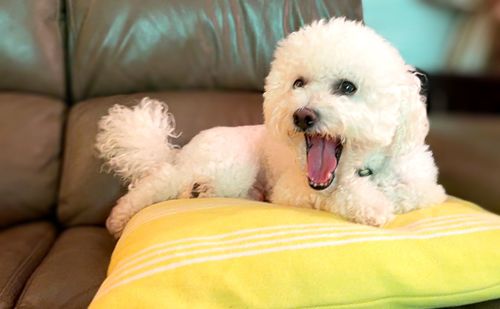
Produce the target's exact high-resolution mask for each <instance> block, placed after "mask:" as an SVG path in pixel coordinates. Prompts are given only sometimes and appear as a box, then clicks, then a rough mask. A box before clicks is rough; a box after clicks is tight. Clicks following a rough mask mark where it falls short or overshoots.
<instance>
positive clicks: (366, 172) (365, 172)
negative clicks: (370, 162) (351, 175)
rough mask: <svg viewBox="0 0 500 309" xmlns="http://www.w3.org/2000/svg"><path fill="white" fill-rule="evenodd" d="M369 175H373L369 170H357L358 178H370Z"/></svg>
mask: <svg viewBox="0 0 500 309" xmlns="http://www.w3.org/2000/svg"><path fill="white" fill-rule="evenodd" d="M370 175H373V171H372V170H371V169H369V168H362V169H359V170H358V176H359V177H366V176H370Z"/></svg>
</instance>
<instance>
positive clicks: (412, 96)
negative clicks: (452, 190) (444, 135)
mask: <svg viewBox="0 0 500 309" xmlns="http://www.w3.org/2000/svg"><path fill="white" fill-rule="evenodd" d="M411 70H412V68H411V67H410V66H408V65H406V64H405V63H404V61H403V59H402V58H401V56H400V55H399V53H398V52H397V50H396V49H394V48H393V47H392V46H390V44H388V43H387V42H386V41H385V40H384V39H383V38H381V37H380V36H378V35H377V34H376V33H375V32H373V31H372V30H370V29H368V28H367V27H365V26H363V25H362V24H361V23H357V22H353V21H347V20H345V19H343V18H338V19H332V20H330V21H324V20H323V21H319V22H315V23H313V24H311V25H310V26H306V27H304V28H303V29H301V30H300V31H297V32H295V33H292V34H291V35H290V36H288V37H287V38H286V39H284V40H283V41H281V42H280V43H279V45H278V47H277V49H276V52H275V58H274V61H273V62H272V65H271V71H270V73H269V75H268V77H267V78H266V85H265V93H264V118H265V125H261V126H248V127H236V128H223V127H219V128H213V129H210V130H206V131H203V132H201V133H200V134H198V135H197V136H195V137H194V138H193V139H192V141H191V142H190V143H189V144H187V145H186V146H185V147H183V148H182V149H180V150H178V152H176V151H175V147H174V146H172V145H171V144H168V143H167V140H169V138H170V137H172V136H173V126H172V122H173V120H172V119H173V118H172V117H171V115H169V114H168V113H166V110H167V109H166V107H165V106H164V105H161V104H160V103H158V102H154V101H151V100H148V99H145V101H143V102H141V104H140V105H139V106H137V107H134V108H133V109H126V108H124V107H114V108H113V109H111V111H110V114H109V115H108V116H106V117H105V118H104V120H103V121H102V122H101V123H100V129H101V131H100V133H99V135H98V139H97V147H98V149H99V150H100V153H101V157H102V158H104V159H105V160H107V162H108V164H109V165H110V166H111V168H112V169H113V170H114V171H116V172H117V173H118V174H119V175H121V176H122V177H123V178H124V179H126V180H128V181H132V182H133V183H134V187H133V188H131V189H130V190H129V192H128V193H127V194H126V195H125V196H124V197H122V198H121V199H120V200H119V201H118V204H117V205H116V206H115V207H114V208H113V210H112V213H111V215H110V216H109V218H108V221H107V227H108V229H109V230H110V231H111V232H112V233H113V234H114V235H115V236H119V235H120V234H121V232H122V230H123V228H124V226H125V224H126V223H127V221H128V220H129V219H130V218H131V217H132V216H133V215H134V214H135V213H136V212H138V211H139V210H140V209H142V208H144V207H146V206H148V205H150V204H152V203H155V202H159V201H162V200H166V199H172V198H179V197H184V198H195V197H214V196H218V197H240V198H251V199H264V198H267V199H270V200H271V201H272V202H274V203H279V204H284V205H292V206H300V207H310V208H316V209H323V210H327V211H331V212H334V213H337V214H339V215H342V216H344V217H346V218H348V219H350V220H353V221H355V222H359V223H364V224H370V225H375V226H380V225H383V224H385V223H386V222H388V221H389V220H391V218H392V217H393V216H394V214H397V213H404V212H407V211H410V210H413V209H416V208H420V207H424V206H427V205H431V204H434V203H439V202H441V201H443V200H444V199H445V197H446V195H445V193H444V190H443V188H442V187H441V186H440V185H438V184H437V183H436V181H437V168H436V166H435V164H434V160H433V157H432V153H431V152H430V151H429V149H428V147H427V145H425V143H424V139H425V136H426V135H427V132H428V129H429V125H428V121H427V115H426V110H425V102H424V98H422V97H421V96H420V94H419V90H420V81H419V79H418V78H417V77H416V76H415V75H414V74H413V73H411ZM298 78H302V79H304V81H305V84H304V86H302V87H298V88H296V87H293V84H294V81H296V80H297V79H298ZM342 80H349V81H352V82H353V83H355V85H356V87H357V92H355V93H354V94H353V95H344V94H342V93H340V94H339V93H338V92H337V91H336V90H335V89H336V88H334V87H336V86H335V85H338V83H339V81H342ZM304 108H308V109H311V110H314V111H315V112H316V113H317V114H318V115H319V116H318V120H317V122H316V123H315V124H314V126H313V127H311V128H308V129H307V130H299V129H298V128H297V125H296V124H295V123H294V120H293V114H294V112H295V111H298V110H301V109H304ZM305 134H309V135H311V134H315V135H317V136H323V137H328V138H334V137H335V138H338V140H341V141H342V145H343V150H342V152H341V157H340V159H339V161H338V165H337V166H336V169H335V170H333V173H334V178H333V180H332V183H331V184H330V185H328V186H327V187H325V188H323V189H321V190H318V189H317V188H316V189H314V188H313V187H312V186H314V184H313V185H311V184H310V180H309V181H308V177H309V174H308V173H309V172H308V166H307V165H308V164H309V163H308V162H309V161H308V151H309V150H308V149H306V141H305V138H304V135H305ZM324 158H325V157H324ZM309 159H310V158H309ZM313 164H316V163H313ZM318 164H323V163H318ZM363 169H369V170H370V171H372V172H373V174H372V175H370V176H362V175H361V174H360V171H361V170H363ZM332 175H333V174H332Z"/></svg>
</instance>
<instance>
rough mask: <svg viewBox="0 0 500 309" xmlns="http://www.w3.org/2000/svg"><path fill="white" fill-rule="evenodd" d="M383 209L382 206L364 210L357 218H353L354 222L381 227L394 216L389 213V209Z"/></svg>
mask: <svg viewBox="0 0 500 309" xmlns="http://www.w3.org/2000/svg"><path fill="white" fill-rule="evenodd" d="M378 208H380V209H378ZM383 208H384V207H383V206H382V207H372V208H365V209H364V211H363V213H361V214H358V216H356V217H354V221H355V222H356V223H361V224H366V225H371V226H377V227H381V226H383V225H384V224H386V223H388V222H390V221H391V220H392V219H394V214H393V213H392V212H391V211H390V209H383Z"/></svg>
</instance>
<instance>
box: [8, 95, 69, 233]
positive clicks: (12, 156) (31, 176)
mask: <svg viewBox="0 0 500 309" xmlns="http://www.w3.org/2000/svg"><path fill="white" fill-rule="evenodd" d="M63 111H64V105H63V103H62V102H60V101H59V100H56V99H52V98H48V97H43V96H36V95H27V94H15V93H0V149H1V151H0V171H1V174H0V227H1V226H6V225H9V224H13V223H16V222H21V221H27V220H32V219H36V218H40V217H43V216H46V215H48V214H49V213H50V211H51V207H52V206H53V205H54V203H55V201H56V195H57V187H58V180H59V177H58V174H59V163H60V144H61V130H62V126H63Z"/></svg>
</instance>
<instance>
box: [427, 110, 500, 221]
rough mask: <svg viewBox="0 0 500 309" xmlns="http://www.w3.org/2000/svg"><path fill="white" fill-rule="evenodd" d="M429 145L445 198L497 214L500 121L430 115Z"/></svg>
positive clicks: (498, 201)
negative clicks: (456, 199) (466, 201)
mask: <svg viewBox="0 0 500 309" xmlns="http://www.w3.org/2000/svg"><path fill="white" fill-rule="evenodd" d="M430 120H431V129H430V132H429V136H428V138H427V141H428V142H429V144H430V146H431V149H432V151H433V152H434V157H435V159H436V163H437V165H438V167H439V181H440V183H441V184H443V186H444V187H445V189H446V191H447V193H448V194H451V195H455V196H458V197H461V198H465V199H468V200H471V201H473V202H475V203H477V204H479V205H480V206H482V207H484V208H487V209H489V210H491V211H494V212H496V213H498V214H500V190H499V187H498V185H499V184H500V117H499V116H493V115H490V116H478V115H431V117H430Z"/></svg>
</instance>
